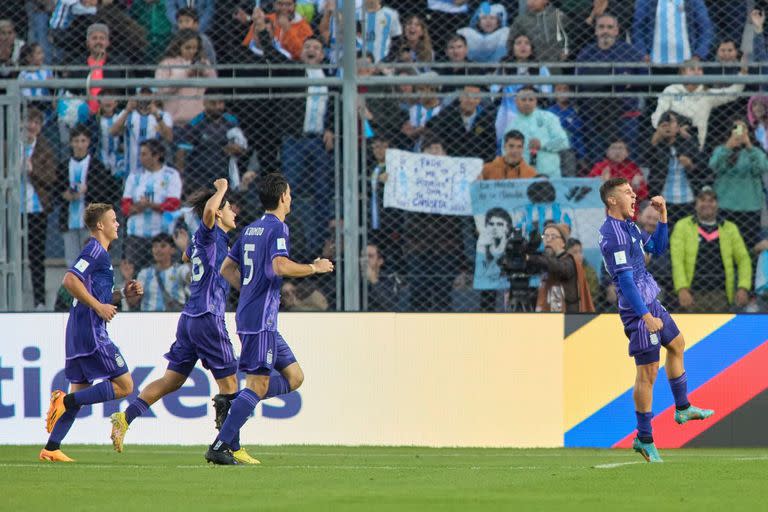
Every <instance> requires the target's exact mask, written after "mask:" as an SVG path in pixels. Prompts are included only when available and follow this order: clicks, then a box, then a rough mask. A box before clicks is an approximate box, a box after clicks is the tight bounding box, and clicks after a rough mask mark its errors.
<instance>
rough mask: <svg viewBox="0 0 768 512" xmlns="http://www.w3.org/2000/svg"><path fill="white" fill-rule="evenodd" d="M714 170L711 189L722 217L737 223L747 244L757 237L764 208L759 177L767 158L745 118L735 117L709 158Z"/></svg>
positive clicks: (766, 169) (767, 172)
mask: <svg viewBox="0 0 768 512" xmlns="http://www.w3.org/2000/svg"><path fill="white" fill-rule="evenodd" d="M709 167H710V168H711V169H712V170H713V171H714V173H715V185H714V188H715V191H716V192H717V195H718V196H719V198H720V207H721V209H722V210H723V215H724V216H725V218H727V219H729V220H732V221H733V222H735V223H736V225H738V226H739V229H740V230H741V233H742V235H743V236H744V240H745V241H746V242H747V245H749V246H750V247H752V246H753V245H754V244H756V243H757V241H758V240H759V235H760V216H761V212H762V210H763V208H765V192H764V191H763V177H765V176H768V158H767V157H766V155H765V152H764V151H763V149H762V148H761V147H760V145H759V144H758V143H757V141H756V140H755V138H754V132H752V130H750V129H749V126H748V125H747V123H746V121H744V120H741V119H736V120H735V121H734V122H733V124H732V125H731V131H730V133H729V134H728V138H727V140H726V141H725V143H724V144H722V145H720V146H718V147H716V148H715V150H714V152H713V153H712V157H711V158H710V159H709Z"/></svg>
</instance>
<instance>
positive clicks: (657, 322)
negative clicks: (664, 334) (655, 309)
mask: <svg viewBox="0 0 768 512" xmlns="http://www.w3.org/2000/svg"><path fill="white" fill-rule="evenodd" d="M643 321H645V327H646V328H647V329H648V332H650V333H651V334H653V333H654V332H659V331H660V330H661V329H662V328H663V327H664V322H662V321H661V318H656V317H655V316H653V315H651V314H650V313H646V314H645V316H643Z"/></svg>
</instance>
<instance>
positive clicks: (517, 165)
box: [478, 130, 536, 180]
mask: <svg viewBox="0 0 768 512" xmlns="http://www.w3.org/2000/svg"><path fill="white" fill-rule="evenodd" d="M524 146H525V135H523V134H522V133H521V132H519V131H517V130H510V131H509V132H507V134H506V135H504V155H503V156H497V157H496V158H495V159H494V160H491V161H490V162H488V163H487V164H485V165H483V172H482V173H480V176H479V177H478V179H481V180H511V179H515V178H533V177H534V176H536V169H534V168H533V167H531V166H530V165H528V163H526V161H525V160H524V159H523V147H524Z"/></svg>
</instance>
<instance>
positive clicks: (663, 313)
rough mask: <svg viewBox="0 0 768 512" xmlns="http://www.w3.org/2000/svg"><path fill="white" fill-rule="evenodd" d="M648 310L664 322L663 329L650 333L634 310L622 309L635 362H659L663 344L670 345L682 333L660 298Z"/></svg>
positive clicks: (622, 319)
mask: <svg viewBox="0 0 768 512" xmlns="http://www.w3.org/2000/svg"><path fill="white" fill-rule="evenodd" d="M648 311H650V313H651V314H652V315H653V316H655V317H656V318H658V319H660V320H661V321H662V322H663V323H664V327H662V329H661V331H659V332H657V333H654V334H650V333H649V332H648V329H647V328H646V327H645V322H644V321H643V319H642V318H641V317H639V316H637V315H636V314H635V312H634V311H632V310H629V311H621V312H619V315H620V316H621V321H622V322H623V323H624V334H626V335H627V338H629V355H630V357H634V358H635V364H637V365H638V366H639V365H644V364H651V363H655V362H658V360H659V353H660V352H661V347H662V346H667V345H669V344H670V343H671V342H672V340H674V339H675V338H677V337H678V336H679V335H680V329H678V327H677V324H675V321H674V320H672V317H671V316H670V314H669V312H668V311H667V310H666V309H664V306H662V305H661V303H660V302H659V301H658V300H655V301H653V303H651V304H650V305H649V306H648Z"/></svg>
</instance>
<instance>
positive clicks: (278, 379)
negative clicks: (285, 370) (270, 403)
mask: <svg viewBox="0 0 768 512" xmlns="http://www.w3.org/2000/svg"><path fill="white" fill-rule="evenodd" d="M290 391H291V386H290V384H288V379H286V378H285V377H283V376H282V375H280V374H277V375H270V376H269V389H267V394H266V395H264V400H266V399H267V398H272V397H274V396H280V395H284V394H286V393H289V392H290Z"/></svg>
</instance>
